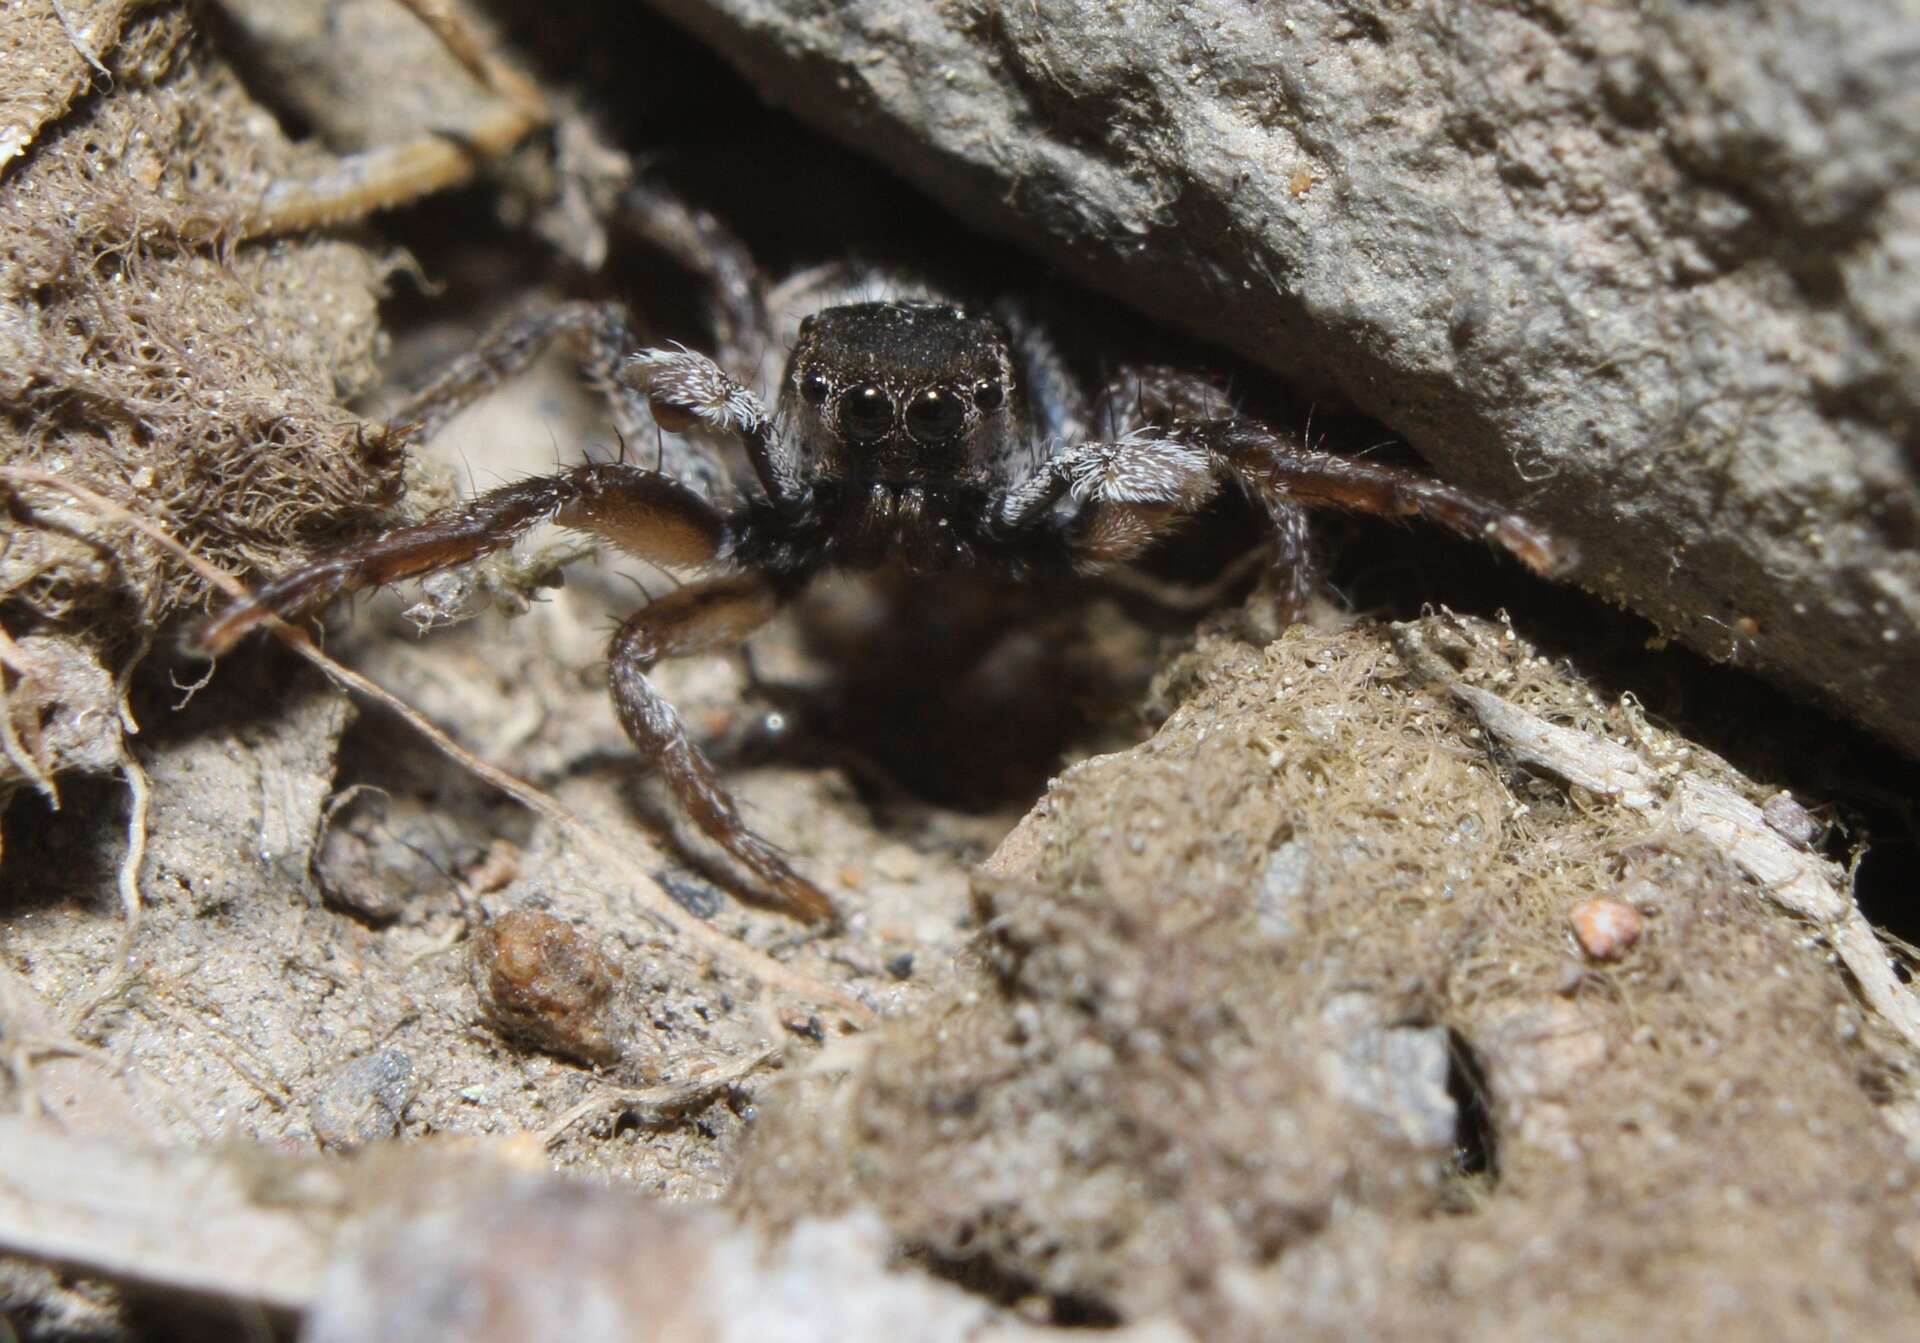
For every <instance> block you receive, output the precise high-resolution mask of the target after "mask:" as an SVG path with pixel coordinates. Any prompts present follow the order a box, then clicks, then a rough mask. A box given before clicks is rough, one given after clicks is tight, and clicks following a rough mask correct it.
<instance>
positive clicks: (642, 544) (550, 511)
mask: <svg viewBox="0 0 1920 1343" xmlns="http://www.w3.org/2000/svg"><path fill="white" fill-rule="evenodd" d="M549 521H551V522H557V523H559V524H560V525H561V526H564V527H572V528H575V529H577V530H581V531H587V532H592V533H594V534H596V535H599V536H603V537H605V538H606V539H607V540H609V541H612V542H613V543H614V544H615V545H617V546H619V547H620V548H621V549H623V550H625V551H628V552H629V553H631V554H634V555H637V556H639V557H640V558H642V559H646V560H653V561H656V562H658V563H661V564H666V565H670V566H677V567H683V568H684V567H694V566H698V565H702V564H707V563H710V562H711V561H712V560H713V558H714V557H715V556H716V555H717V554H718V553H719V550H720V546H721V543H722V541H723V539H724V537H725V531H726V528H725V523H724V521H723V519H722V518H721V517H720V515H719V514H718V513H717V512H716V511H715V510H714V508H713V506H712V505H711V504H709V503H707V501H706V500H705V499H702V498H701V497H700V496H699V495H697V494H695V493H694V492H693V491H692V490H690V489H688V488H687V487H686V486H685V485H682V484H681V483H680V482H679V481H677V480H674V479H673V478H672V477H670V476H665V475H661V474H660V473H658V472H655V471H646V470H643V469H641V468H640V467H637V466H628V465H625V464H622V463H615V462H595V463H591V464H589V465H586V466H577V467H574V468H573V469H572V470H570V471H563V472H560V473H559V474H557V475H551V476H536V477H534V478H532V479H530V480H520V481H515V482H514V483H513V484H511V485H502V486H501V487H500V488H498V489H495V490H489V491H487V493H485V494H483V495H480V496H478V497H477V498H474V499H470V500H468V501H467V502H466V503H465V504H462V505H460V506H459V507H457V508H452V509H448V510H447V511H446V512H444V513H440V514H437V515H435V516H433V517H430V518H427V519H426V520H424V521H422V522H417V523H412V524H409V525H406V526H401V527H393V528H389V529H388V530H387V531H384V532H380V533H378V534H377V535H374V536H371V537H368V538H367V539H366V540H364V541H359V542H355V543H353V544H351V545H346V546H342V547H340V548H339V549H337V550H333V551H330V552H328V553H326V554H323V555H320V556H318V557H317V558H315V559H314V560H312V561H311V562H309V563H308V564H306V565H303V566H302V567H300V568H298V569H295V570H294V571H293V572H291V573H289V574H284V575H282V576H281V577H279V578H277V579H275V580H273V581H272V582H271V583H268V584H267V585H266V586H265V587H263V588H261V589H260V591H259V592H257V593H255V594H254V595H253V596H252V597H250V598H248V599H247V600H245V601H242V602H239V603H237V604H236V605H234V606H232V607H230V608H228V609H227V610H226V611H225V612H223V613H222V614H220V615H219V616H218V617H216V618H215V619H214V620H212V621H211V622H209V623H208V624H207V625H206V626H205V627H203V629H202V630H201V631H200V634H199V638H198V643H199V644H200V646H201V647H202V648H203V649H205V650H206V651H207V652H208V653H209V654H213V655H218V654H220V653H223V652H225V651H226V650H227V649H228V648H231V647H232V646H233V645H234V644H235V643H236V642H238V641H239V640H240V639H241V638H242V637H243V636H244V635H246V634H247V633H248V632H249V631H251V630H253V629H255V628H256V627H258V626H259V625H261V624H263V623H264V622H266V621H267V620H269V619H272V618H274V617H279V618H281V619H294V618H297V617H299V616H302V615H305V614H306V613H308V612H310V611H312V610H314V609H315V608H317V607H319V606H321V605H322V604H324V603H325V602H327V601H329V600H331V599H332V598H334V597H336V596H339V595H340V594H342V593H348V592H359V591H362V590H364V589H366V588H372V587H379V586H381V585H382V584H385V583H392V582H397V581H398V580H400V579H402V578H418V577H420V576H422V575H425V574H430V573H433V572H435V571H436V570H440V569H446V568H450V567H452V566H453V565H456V564H465V563H467V562H468V561H470V560H476V559H479V558H480V557H481V556H483V555H490V554H492V553H493V552H495V551H497V550H504V549H506V548H507V547H508V546H511V545H512V544H513V543H514V542H516V541H518V540H519V539H520V538H521V537H522V536H525V535H526V534H527V533H528V532H529V531H531V530H533V528H534V527H536V526H538V525H539V524H541V523H543V522H549Z"/></svg>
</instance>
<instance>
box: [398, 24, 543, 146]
mask: <svg viewBox="0 0 1920 1343" xmlns="http://www.w3.org/2000/svg"><path fill="white" fill-rule="evenodd" d="M400 4H401V5H403V6H404V7H405V8H406V9H408V10H409V11H411V12H412V14H413V16H414V17H415V18H417V19H419V20H420V22H422V23H424V24H425V25H426V26H427V27H429V28H431V29H432V30H433V35H434V36H435V37H437V38H439V39H440V45H441V46H443V47H445V48H446V49H447V52H448V54H449V55H451V56H452V57H453V58H454V59H455V60H456V61H459V62H460V64H461V65H462V66H463V67H464V68H465V69H466V71H467V73H468V74H470V75H472V76H473V77H474V79H475V80H477V81H479V83H481V84H482V85H484V86H485V87H486V88H488V89H491V90H492V91H493V92H494V93H497V94H499V95H500V96H501V97H502V98H505V99H507V100H508V101H510V102H514V103H518V104H519V105H520V108H521V110H522V111H524V112H525V113H526V114H527V115H528V116H530V117H533V118H534V119H536V120H539V121H545V120H546V119H547V116H548V108H547V100H546V96H545V95H544V94H542V93H541V92H540V90H539V88H538V87H537V86H536V85H535V84H534V83H533V81H532V80H530V79H528V78H527V77H526V76H525V75H522V74H521V73H520V72H519V71H518V70H516V69H514V68H513V67H512V66H511V65H509V64H507V62H505V61H503V60H501V59H500V53H499V51H498V50H496V49H495V48H494V47H493V45H492V44H491V43H489V42H488V41H487V39H486V35H485V34H484V33H481V32H479V31H477V30H476V29H475V28H474V26H473V23H472V21H471V19H470V18H469V17H468V15H467V13H466V11H464V10H463V9H461V8H460V7H459V6H458V5H455V4H452V3H450V2H449V0H400Z"/></svg>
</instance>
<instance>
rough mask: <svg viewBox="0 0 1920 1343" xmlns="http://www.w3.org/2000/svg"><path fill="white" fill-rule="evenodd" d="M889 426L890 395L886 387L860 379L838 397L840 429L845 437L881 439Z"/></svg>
mask: <svg viewBox="0 0 1920 1343" xmlns="http://www.w3.org/2000/svg"><path fill="white" fill-rule="evenodd" d="M892 428H893V398H892V397H890V396H888V395H887V391H886V388H884V387H880V386H877V385H875V384H874V383H871V382H863V383H861V384H860V385H859V386H858V387H855V388H853V389H852V390H851V391H849V392H847V393H846V394H845V395H844V396H842V397H841V398H840V432H841V433H843V434H845V435H846V436H847V437H848V438H854V439H875V438H882V437H885V435H886V433H887V431H888V430H890V429H892Z"/></svg>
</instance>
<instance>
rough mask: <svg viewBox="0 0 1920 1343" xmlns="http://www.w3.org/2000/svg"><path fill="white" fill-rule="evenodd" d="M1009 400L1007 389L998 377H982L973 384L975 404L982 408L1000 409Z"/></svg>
mask: <svg viewBox="0 0 1920 1343" xmlns="http://www.w3.org/2000/svg"><path fill="white" fill-rule="evenodd" d="M1006 401H1007V389H1006V388H1005V387H1003V386H1002V385H1001V383H1000V379H998V378H982V379H980V381H979V382H976V383H975V384H973V404H974V405H976V406H978V407H980V409H982V410H998V409H1000V407H1001V406H1003V405H1005V404H1006Z"/></svg>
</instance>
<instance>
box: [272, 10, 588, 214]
mask: <svg viewBox="0 0 1920 1343" xmlns="http://www.w3.org/2000/svg"><path fill="white" fill-rule="evenodd" d="M400 3H401V4H402V5H404V6H405V7H406V8H407V10H409V11H410V12H411V13H412V14H413V15H414V17H416V18H418V19H419V20H420V22H421V23H423V24H425V25H426V26H427V28H429V29H430V30H431V31H432V32H433V35H434V36H435V37H436V38H438V39H439V40H440V43H441V45H442V46H444V47H445V48H446V49H447V51H448V53H449V54H450V55H452V56H453V58H454V59H455V60H457V61H458V62H459V63H460V64H461V66H462V67H463V68H465V69H466V71H467V72H468V73H469V74H471V75H472V76H473V77H474V79H475V81H477V82H478V83H479V84H480V85H482V86H483V87H484V88H486V89H487V90H488V91H489V92H491V93H493V94H494V95H496V96H497V97H498V98H499V99H500V105H499V106H497V107H495V108H492V109H490V110H489V111H488V112H487V114H486V115H485V116H484V117H482V118H481V119H480V120H478V121H476V122H474V123H473V124H471V125H467V126H460V127H455V128H452V129H450V130H448V131H446V132H444V133H443V132H441V131H438V130H431V131H428V132H427V133H425V134H422V135H419V136H417V137H415V138H414V139H412V140H409V141H407V142H406V143H404V144H397V145H385V146H382V147H380V148H378V149H369V150H365V151H363V152H361V153H358V154H348V155H345V156H344V157H342V158H340V159H339V160H338V161H337V162H336V163H335V165H334V166H333V168H332V169H331V170H330V171H328V172H325V173H321V174H319V175H318V176H314V177H306V178H298V179H292V180H283V181H278V182H275V183H273V184H272V185H271V186H269V187H268V188H267V190H266V191H265V193H263V195H262V196H261V199H260V203H259V206H258V208H257V209H255V210H254V211H253V212H252V213H251V214H249V215H248V216H247V218H246V220H245V221H244V223H243V224H242V225H241V231H242V232H243V233H245V234H247V235H249V236H255V235H259V234H263V233H292V232H299V231H301V230H304V229H310V228H317V227H322V226H325V225H328V224H337V223H342V222H345V221H348V220H353V219H360V218H364V217H365V216H367V215H370V214H373V213H375V212H377V211H380V210H385V209H390V208H392V207H393V206H396V205H402V204H405V203H406V202H408V201H412V200H418V199H419V198H420V197H422V196H429V195H432V194H433V193H434V192H436V191H440V190H442V189H444V188H446V187H450V186H454V185H457V184H458V183H460V182H464V181H466V180H467V179H468V178H469V177H471V176H472V175H473V173H474V170H475V169H476V168H478V167H480V166H481V165H482V164H484V163H487V162H489V161H491V160H493V159H496V158H499V157H500V156H501V155H502V154H505V153H506V152H507V151H508V150H510V149H512V148H513V147H514V146H515V145H516V144H518V143H519V142H520V141H521V139H522V138H523V137H525V136H526V135H527V134H528V133H529V132H531V131H533V130H534V129H535V128H537V127H539V126H543V125H545V124H546V123H547V122H548V121H549V120H551V119H552V114H551V111H550V109H549V108H548V106H547V100H546V98H545V96H544V95H542V94H541V92H540V90H539V88H538V87H536V86H535V85H534V84H533V82H532V81H531V80H529V79H527V78H526V76H524V75H522V74H521V73H520V72H519V71H517V70H515V69H514V68H513V67H512V66H510V65H508V64H507V63H506V62H505V61H504V60H502V59H501V58H500V55H499V53H498V52H497V51H495V50H494V49H493V47H492V46H491V45H490V44H489V43H488V42H487V40H486V38H485V36H484V35H483V34H481V33H479V32H477V31H476V30H475V29H474V27H473V24H472V21H471V20H470V19H469V17H468V16H467V14H466V13H465V12H464V11H463V10H461V9H460V8H459V7H458V6H457V5H454V4H451V3H449V0H400Z"/></svg>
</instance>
